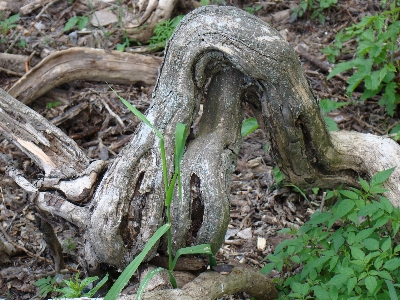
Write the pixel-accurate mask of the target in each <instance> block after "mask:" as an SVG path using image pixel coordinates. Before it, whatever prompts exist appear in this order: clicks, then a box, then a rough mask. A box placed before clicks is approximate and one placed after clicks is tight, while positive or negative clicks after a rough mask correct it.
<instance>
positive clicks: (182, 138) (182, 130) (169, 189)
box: [104, 87, 213, 300]
mask: <svg viewBox="0 0 400 300" xmlns="http://www.w3.org/2000/svg"><path fill="white" fill-rule="evenodd" d="M110 88H111V87H110ZM111 89H112V88H111ZM113 91H114V90H113ZM114 93H115V94H116V95H117V97H118V98H119V99H120V100H121V101H122V102H123V103H124V104H125V106H126V107H127V108H128V109H129V110H130V111H131V112H132V113H133V114H134V115H136V116H137V117H138V118H139V119H140V120H141V121H142V122H143V123H145V124H146V125H147V126H149V127H150V128H151V129H152V130H154V132H155V134H156V135H157V137H158V139H159V146H160V154H161V162H162V172H163V181H164V191H165V207H166V217H167V220H166V224H164V225H163V226H161V227H160V228H159V229H158V230H157V231H156V232H155V233H154V234H153V236H152V237H151V238H150V239H149V241H148V242H147V244H146V245H145V247H144V248H143V250H142V252H140V253H139V255H138V256H137V257H136V258H135V259H134V260H133V261H132V262H131V263H130V264H129V265H128V266H127V267H126V268H125V270H124V271H123V272H122V273H121V275H120V276H119V278H118V279H117V280H116V281H115V283H114V284H113V286H112V287H111V289H110V291H109V292H108V293H107V295H106V296H105V297H104V299H105V300H114V299H115V298H116V297H117V296H118V294H119V293H120V292H121V291H122V289H123V288H124V286H125V285H126V283H127V282H128V281H129V279H130V278H131V277H132V275H133V274H134V273H135V272H136V270H137V268H138V267H139V265H140V263H141V262H142V261H143V259H144V258H145V257H146V255H147V254H148V252H149V251H150V250H151V248H152V247H153V246H154V245H155V244H156V243H157V241H158V240H160V239H161V237H162V236H163V235H164V234H165V233H166V234H167V243H168V262H169V268H168V270H167V271H168V274H169V278H170V282H171V284H172V286H173V287H174V288H176V287H177V284H176V280H175V278H174V276H173V274H172V271H173V269H174V268H175V265H176V262H177V261H178V258H179V256H181V255H183V254H208V255H210V256H212V255H213V253H212V251H211V245H210V244H201V245H196V246H191V247H186V248H181V249H179V250H178V251H177V252H176V254H175V258H174V257H173V255H172V233H171V203H172V199H173V196H174V190H175V186H176V185H178V191H179V199H180V200H181V201H182V187H181V172H180V164H181V161H182V157H183V152H184V150H185V143H186V138H187V125H185V124H182V123H177V124H176V128H175V149H174V150H175V151H174V158H175V159H174V174H173V176H172V178H171V179H170V180H169V179H168V172H167V170H168V168H167V159H166V156H165V148H164V136H163V135H162V133H161V132H160V131H159V130H158V129H157V128H156V127H155V126H154V125H153V124H151V123H150V121H149V120H148V119H147V118H146V116H145V115H143V114H142V113H141V112H140V111H139V110H137V109H136V108H135V107H134V106H133V105H131V104H130V103H129V102H128V101H126V100H125V99H124V98H122V97H120V96H119V95H118V94H117V93H116V92H115V91H114ZM161 270H163V269H162V268H157V269H155V270H154V271H152V272H149V273H148V274H147V275H146V276H145V278H144V279H143V281H142V282H141V283H140V286H139V289H138V293H137V296H136V299H140V298H141V296H142V294H143V291H144V287H145V286H146V284H147V282H148V281H149V280H150V279H151V278H152V277H153V276H154V275H156V274H157V273H158V272H160V271H161Z"/></svg>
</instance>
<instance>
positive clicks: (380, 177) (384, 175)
mask: <svg viewBox="0 0 400 300" xmlns="http://www.w3.org/2000/svg"><path fill="white" fill-rule="evenodd" d="M395 168H396V167H393V168H390V169H387V170H384V171H381V172H379V173H377V174H375V175H374V176H373V177H372V178H371V181H370V185H371V186H375V185H379V184H382V183H383V182H385V181H386V180H387V179H388V178H389V177H390V175H391V174H392V172H393V171H394V169H395Z"/></svg>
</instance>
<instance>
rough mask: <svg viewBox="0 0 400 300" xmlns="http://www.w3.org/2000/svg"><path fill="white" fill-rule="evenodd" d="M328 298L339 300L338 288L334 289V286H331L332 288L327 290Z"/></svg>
mask: <svg viewBox="0 0 400 300" xmlns="http://www.w3.org/2000/svg"><path fill="white" fill-rule="evenodd" d="M329 297H330V298H331V299H332V300H337V299H338V298H339V290H338V288H337V287H336V285H332V286H331V287H330V288H329Z"/></svg>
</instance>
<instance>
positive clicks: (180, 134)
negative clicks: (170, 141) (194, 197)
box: [175, 123, 187, 174]
mask: <svg viewBox="0 0 400 300" xmlns="http://www.w3.org/2000/svg"><path fill="white" fill-rule="evenodd" d="M186 133H187V126H186V124H182V123H177V124H176V127H175V172H177V173H178V174H179V173H180V165H181V161H182V157H183V152H184V151H185V144H186Z"/></svg>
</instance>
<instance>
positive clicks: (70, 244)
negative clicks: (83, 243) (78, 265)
mask: <svg viewBox="0 0 400 300" xmlns="http://www.w3.org/2000/svg"><path fill="white" fill-rule="evenodd" d="M62 247H63V249H64V250H65V251H66V252H67V253H70V252H71V251H74V250H75V249H76V244H75V243H74V241H73V240H72V239H71V238H68V239H66V240H64V241H63V242H62Z"/></svg>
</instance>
